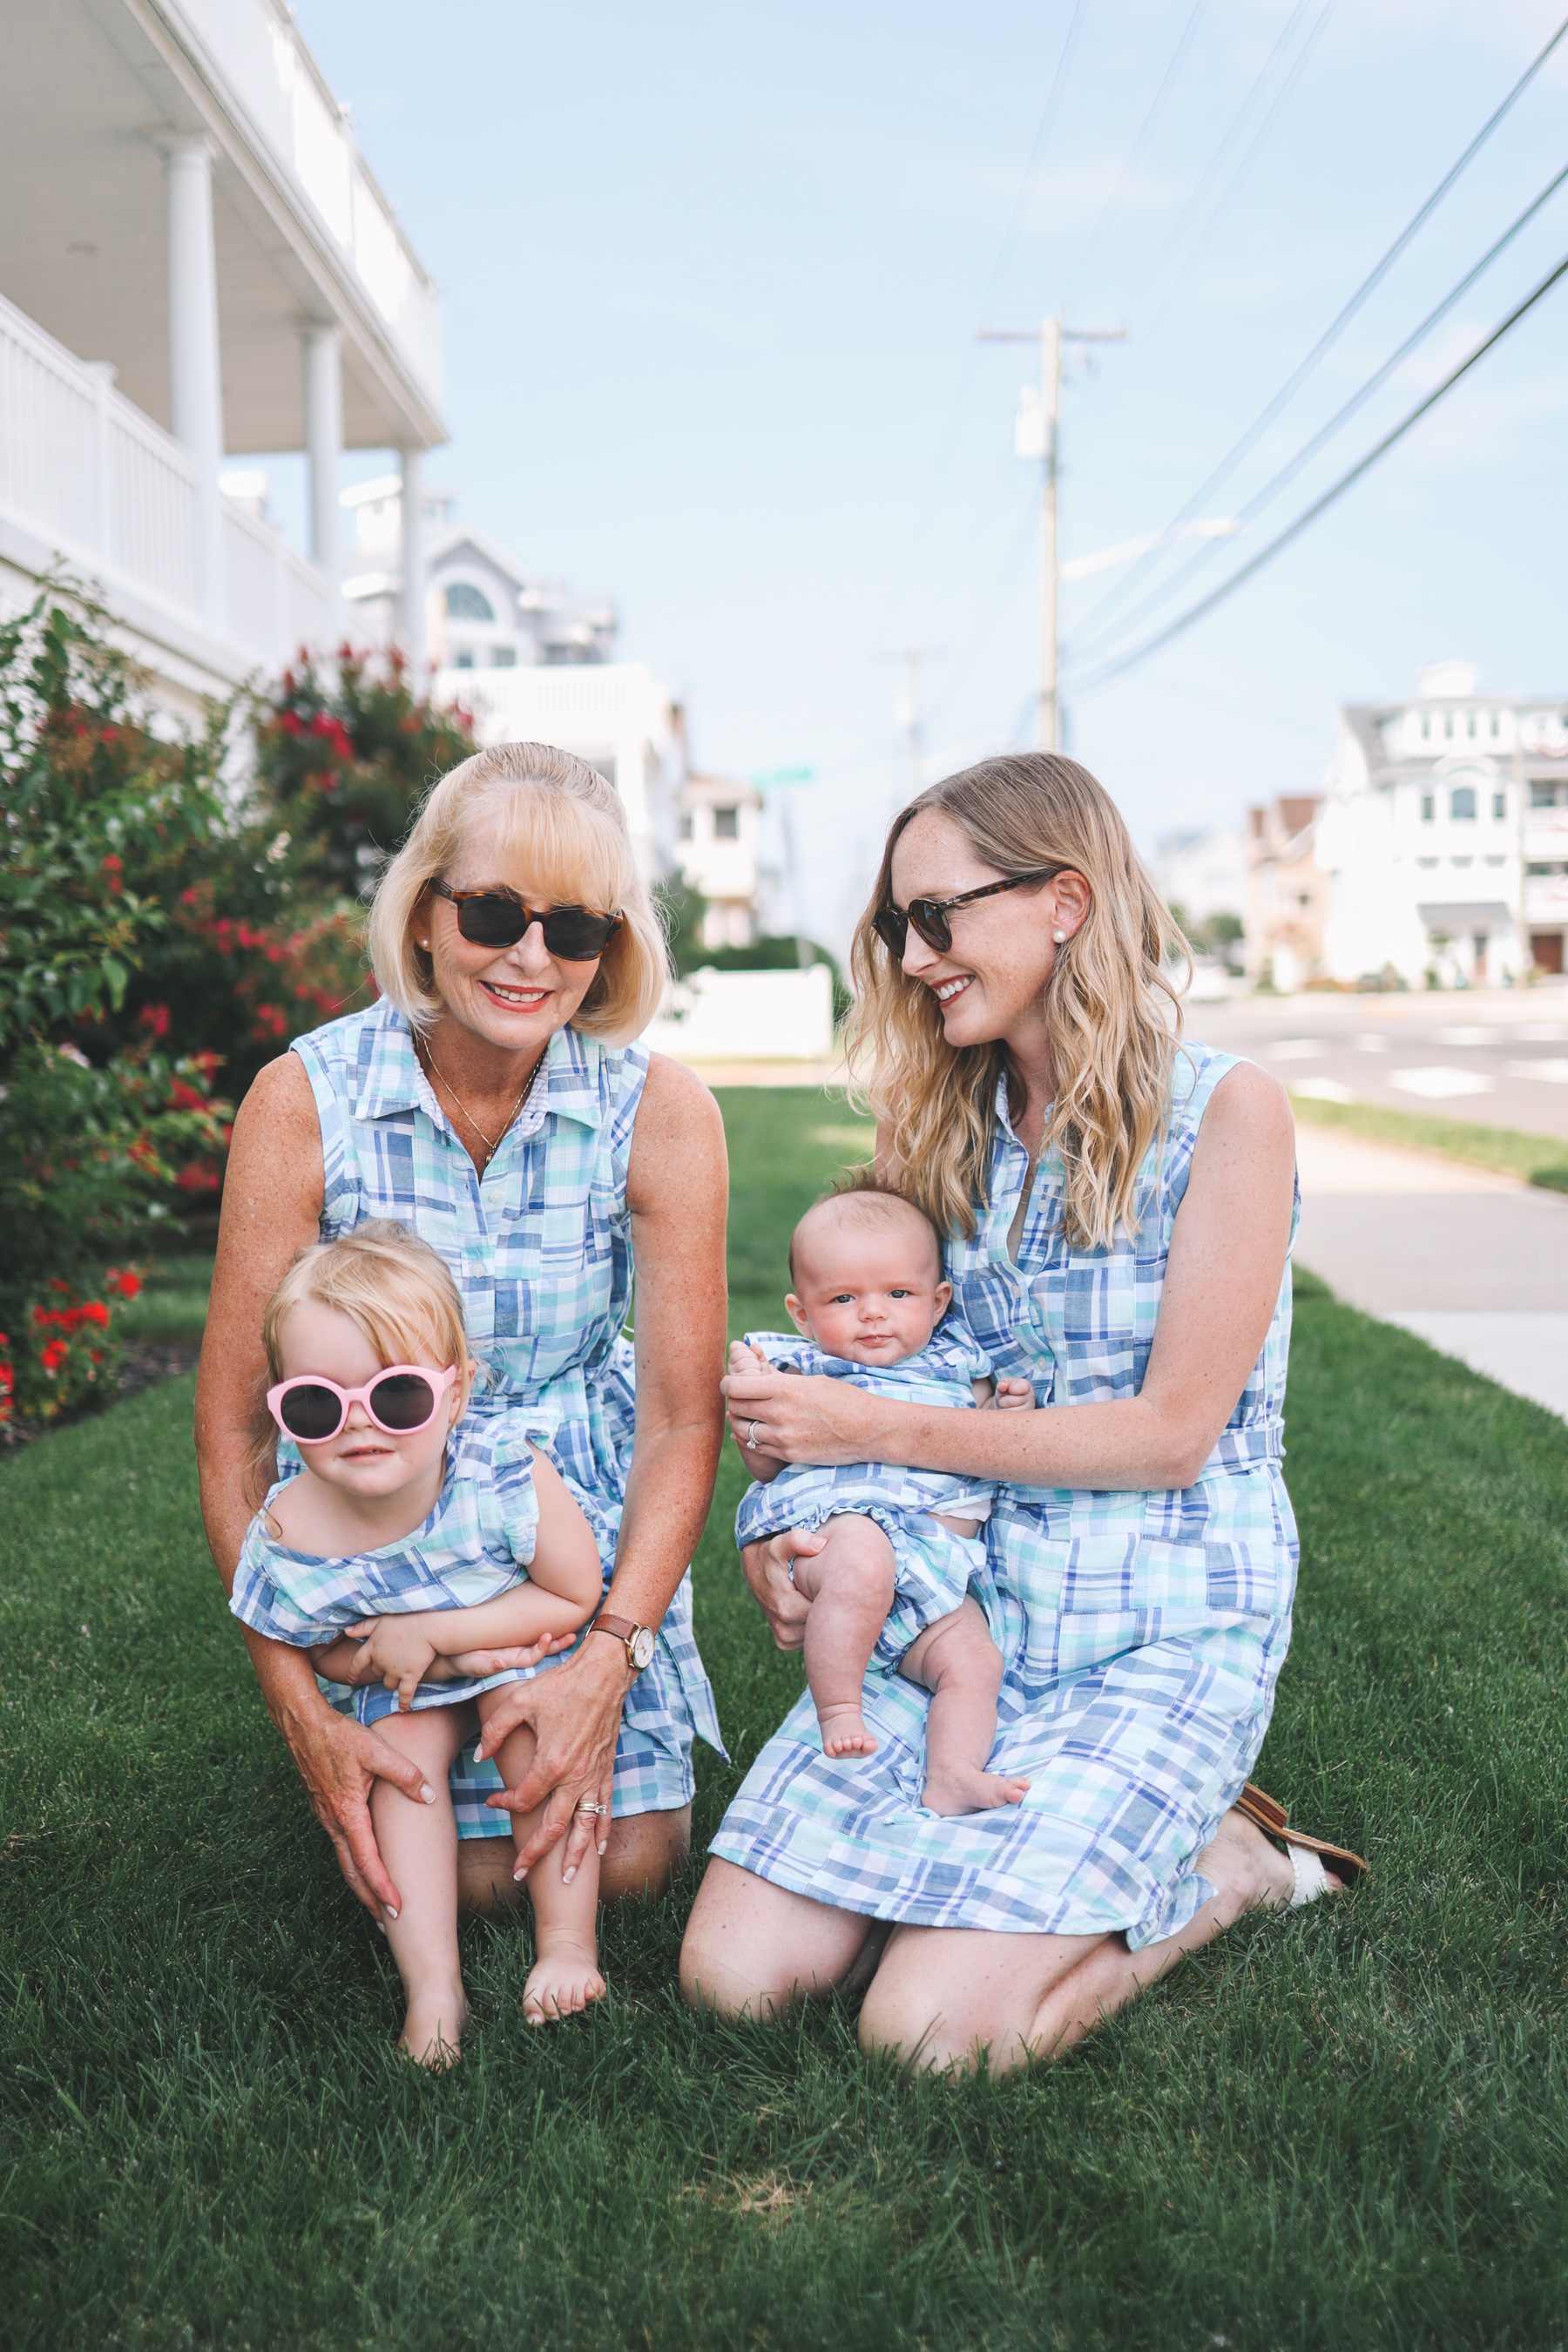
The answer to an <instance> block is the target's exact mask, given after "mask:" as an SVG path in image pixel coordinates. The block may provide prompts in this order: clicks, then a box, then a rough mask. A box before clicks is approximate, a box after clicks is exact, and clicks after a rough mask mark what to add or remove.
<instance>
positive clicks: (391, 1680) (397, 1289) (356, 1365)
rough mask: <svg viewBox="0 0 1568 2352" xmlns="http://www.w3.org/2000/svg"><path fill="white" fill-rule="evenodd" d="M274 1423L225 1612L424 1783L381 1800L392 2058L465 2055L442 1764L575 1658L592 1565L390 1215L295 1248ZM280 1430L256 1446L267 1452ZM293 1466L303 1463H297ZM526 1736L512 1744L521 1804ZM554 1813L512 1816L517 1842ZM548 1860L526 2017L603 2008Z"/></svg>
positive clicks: (378, 1826) (269, 1334) (441, 1288)
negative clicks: (393, 1904) (403, 1999)
mask: <svg viewBox="0 0 1568 2352" xmlns="http://www.w3.org/2000/svg"><path fill="white" fill-rule="evenodd" d="M262 1328H263V1338H264V1341H265V1345H266V1349H267V1361H268V1370H269V1372H270V1375H271V1381H272V1386H271V1387H270V1388H269V1390H268V1396H267V1405H268V1412H269V1413H270V1415H271V1418H272V1421H273V1422H275V1423H277V1428H278V1431H279V1432H280V1433H281V1434H282V1436H283V1438H284V1439H285V1440H288V1441H289V1444H286V1445H285V1446H284V1447H283V1448H282V1449H281V1453H280V1470H281V1475H279V1479H278V1482H277V1484H276V1485H275V1486H273V1487H272V1488H271V1489H270V1491H269V1492H268V1496H267V1500H266V1502H265V1504H264V1505H263V1507H262V1509H261V1510H260V1512H259V1513H258V1516H257V1517H256V1518H255V1519H254V1520H253V1521H252V1522H251V1525H250V1528H249V1531H248V1533H247V1537H246V1540H245V1546H244V1549H243V1551H242V1553H241V1556H240V1562H239V1569H238V1572H237V1576H236V1578H235V1584H234V1595H233V1599H232V1601H231V1602H230V1604H229V1605H230V1607H231V1608H232V1609H233V1611H234V1613H235V1615H236V1616H237V1617H238V1618H239V1619H240V1620H241V1622H243V1623H245V1624H247V1625H250V1626H253V1627H254V1628H255V1629H256V1631H257V1632H258V1633H266V1634H269V1635H270V1636H271V1637H272V1639H273V1640H274V1641H279V1642H289V1643H293V1644H294V1645H295V1646H296V1647H298V1648H301V1649H309V1650H313V1651H314V1652H315V1653H316V1656H315V1660H314V1663H315V1665H316V1667H317V1670H318V1672H320V1673H321V1674H322V1675H326V1676H329V1677H332V1678H336V1679H338V1680H341V1681H347V1680H353V1682H354V1683H355V1684H356V1685H359V1687H357V1688H356V1690H355V1693H354V1712H355V1714H356V1716H357V1717H358V1719H359V1720H360V1722H361V1723H363V1724H374V1726H375V1727H376V1730H377V1733H378V1735H379V1737H380V1738H383V1739H384V1740H386V1741H387V1743H388V1744H389V1745H390V1746H391V1747H394V1748H397V1749H398V1750H399V1752H400V1753H401V1754H403V1755H405V1756H409V1757H412V1758H413V1759H414V1760H415V1761H416V1763H417V1764H418V1765H419V1766H420V1768H421V1769H422V1771H423V1773H424V1775H425V1780H426V1790H425V1802H424V1803H423V1804H416V1803H415V1802H414V1801H412V1800H411V1799H410V1798H407V1797H405V1795H404V1794H403V1792H402V1791H401V1790H399V1789H396V1788H395V1787H393V1785H392V1784H391V1782H390V1781H387V1780H376V1781H375V1782H374V1786H373V1789H372V1793H371V1816H372V1820H373V1821H374V1826H375V1835H376V1843H377V1844H378V1845H379V1846H380V1848H381V1852H382V1855H383V1858H384V1861H385V1863H386V1866H387V1869H388V1870H389V1872H390V1873H391V1874H392V1877H393V1879H394V1881H395V1884H396V1885H397V1888H398V1891H399V1893H400V1895H401V1896H402V1908H401V1910H400V1911H395V1912H394V1911H388V1913H387V1915H386V1918H385V1922H384V1924H385V1927H386V1933H387V1938H388V1940H389V1942H390V1943H391V1946H392V1951H393V1957H394V1958H395V1960H396V1962H397V1966H398V1971H399V1973H400V1974H401V1976H402V1978H403V1985H404V1990H405V1993H406V1995H407V2001H408V2011H407V2016H406V2018H405V2021H404V2027H403V2033H402V2038H401V2046H402V2047H403V2048H404V2049H405V2050H406V2051H408V2052H409V2053H410V2054H411V2055H412V2056H414V2057H416V2058H418V2059H422V2060H424V2061H425V2062H426V2063H428V2064H432V2065H440V2064H445V2063H448V2062H449V2061H450V2060H451V2058H452V2057H453V2056H454V2055H455V2054H456V2052H457V2047H458V2042H459V2040H460V2038H461V2035H462V2032H463V2027H464V2023H465V2021H466V2020H467V2015H468V2002H467V2000H466V1999H465V1996H464V1992H463V1984H462V1977H461V1973H460V1970H459V1967H458V1929H457V1909H458V1885H457V1857H458V1832H457V1823H456V1821H455V1820H454V1817H453V1812H452V1801H451V1796H450V1793H449V1791H448V1789H447V1768H448V1767H449V1765H450V1764H451V1762H452V1759H453V1758H454V1756H455V1755H456V1754H457V1751H458V1747H459V1745H460V1744H461V1742H462V1741H463V1740H464V1739H466V1738H468V1737H470V1736H471V1734H472V1732H473V1731H474V1729H475V1727H476V1713H477V1718H478V1721H479V1722H480V1723H482V1722H483V1721H484V1720H485V1717H486V1714H487V1710H488V1709H489V1707H490V1706H493V1704H494V1702H493V1698H492V1693H493V1692H494V1691H495V1690H496V1689H497V1688H498V1687H499V1686H500V1685H501V1684H503V1683H507V1682H512V1681H516V1680H518V1679H519V1670H520V1669H523V1668H526V1667H529V1666H531V1665H533V1664H537V1663H538V1662H539V1660H540V1659H541V1658H542V1657H543V1656H545V1655H546V1654H548V1653H550V1652H552V1651H553V1650H558V1649H561V1648H563V1647H566V1646H568V1645H569V1641H570V1637H571V1636H572V1635H573V1634H574V1633H576V1631H577V1630H578V1629H579V1628H580V1627H581V1626H583V1625H584V1624H585V1623H586V1622H587V1621H588V1619H589V1618H590V1617H591V1616H592V1615H593V1613H594V1612H595V1609H596V1608H597V1606H598V1604H599V1600H600V1595H601V1591H602V1579H601V1572H600V1567H599V1555H598V1551H597V1549H596V1548H595V1542H594V1538H593V1536H592V1534H591V1532H590V1530H589V1528H588V1523H587V1521H586V1519H585V1518H584V1516H583V1513H582V1512H581V1511H580V1510H579V1508H578V1507H577V1505H576V1503H575V1502H574V1500H573V1498H572V1496H571V1494H570V1492H569V1491H568V1488H567V1486H566V1484H565V1481H564V1480H563V1477H562V1476H561V1474H560V1472H559V1471H558V1470H557V1469H556V1468H555V1466H554V1465H553V1464H552V1462H551V1461H550V1460H549V1459H548V1458H547V1456H546V1455H545V1454H542V1453H541V1452H539V1451H538V1443H537V1442H538V1441H542V1440H543V1439H546V1438H547V1437H548V1436H549V1435H550V1433H551V1430H552V1425H553V1424H552V1420H551V1418H550V1417H549V1416H548V1415H543V1416H541V1415H529V1414H527V1413H525V1412H503V1413H497V1414H493V1415H475V1416H473V1417H472V1418H470V1419H469V1420H468V1421H465V1419H464V1412H465V1408H466V1406H467V1404H468V1391H469V1383H470V1380H471V1378H472V1375H473V1373H474V1372H475V1370H477V1367H476V1366H475V1365H474V1364H472V1363H471V1362H470V1361H469V1360H468V1340H467V1337H466V1334H465V1332H464V1328H463V1310H462V1305H461V1302H460V1300H459V1298H458V1291H457V1286H456V1285H455V1284H454V1282H453V1280H452V1277H451V1276H450V1274H449V1273H448V1272H447V1267H446V1265H444V1264H443V1262H442V1260H441V1259H440V1257H439V1256H438V1255H437V1253H436V1252H435V1251H434V1250H433V1249H431V1248H430V1247H429V1245H428V1244H426V1243H425V1242H422V1241H420V1240H418V1239H417V1238H416V1235H415V1234H411V1233H410V1232H409V1231H408V1230H407V1228H406V1227H405V1226H404V1225H401V1224H398V1223H395V1221H394V1220H392V1219H389V1218H381V1219H376V1220H374V1221H372V1222H370V1223H366V1224H363V1225H360V1226H359V1227H357V1228H356V1230H355V1231H354V1232H353V1233H352V1234H346V1235H344V1236H343V1238H342V1240H340V1241H334V1242H325V1243H321V1244H317V1245H316V1246H315V1247H314V1248H311V1249H307V1250H305V1251H303V1252H302V1253H301V1254H300V1256H299V1257H298V1258H297V1259H296V1260H295V1262H294V1264H293V1265H292V1266H290V1268H289V1272H288V1273H287V1274H286V1275H285V1276H284V1277H283V1279H282V1281H281V1282H280V1283H279V1286H278V1288H277V1289H276V1290H275V1291H274V1293H273V1295H272V1297H271V1299H270V1300H269V1301H268V1307H267V1312H266V1317H265V1319H264V1322H263V1327H262ZM271 1446H272V1439H271V1436H270V1434H268V1436H266V1437H259V1438H258V1448H257V1451H258V1459H260V1458H263V1457H264V1456H265V1455H266V1454H269V1453H270V1451H271ZM295 1448H297V1449H298V1452H297V1453H296V1452H295V1451H294V1449H295ZM533 1746H534V1738H533V1733H532V1732H531V1730H530V1729H529V1728H528V1727H527V1726H520V1727H519V1728H518V1729H517V1730H515V1731H514V1732H512V1733H511V1734H510V1737H509V1738H507V1739H506V1740H505V1741H504V1742H503V1743H502V1746H501V1748H500V1761H501V1769H502V1771H503V1773H504V1775H505V1777H506V1781H507V1785H508V1787H509V1788H515V1787H516V1786H517V1784H518V1782H519V1781H520V1780H521V1779H522V1777H523V1774H524V1773H525V1772H526V1770H527V1769H528V1766H529V1764H530V1762H531V1759H532V1754H533ZM542 1811H543V1808H542V1807H541V1808H540V1809H539V1810H538V1811H536V1812H534V1813H531V1814H530V1815H529V1816H528V1817H527V1819H526V1820H523V1821H521V1822H516V1821H514V1822H513V1835H514V1838H515V1840H516V1841H517V1843H522V1842H523V1841H524V1840H525V1839H526V1838H527V1837H528V1836H529V1835H531V1832H532V1830H533V1828H534V1827H535V1826H536V1825H537V1823H538V1822H539V1820H540V1818H541V1817H542ZM564 1851H565V1849H564V1846H563V1845H561V1844H557V1845H556V1846H554V1847H552V1850H551V1852H550V1853H548V1854H546V1855H545V1856H544V1857H543V1859H542V1861H540V1862H537V1863H535V1864H534V1865H533V1868H532V1869H531V1871H530V1873H529V1876H528V1892H529V1896H530V1898H531V1902H532V1905H533V1916H534V1926H535V1929H536V1939H537V1945H538V1958H537V1959H536V1961H535V1963H534V1967H533V1969H532V1971H531V1974H530V1976H529V1979H528V1983H527V1985H526V1987H525V1989H524V1991H523V2011H524V2014H525V2015H526V2016H527V2017H528V2019H529V2021H530V2022H531V2023H532V2024H535V2025H538V2024H542V2022H543V2021H544V2020H545V2019H546V2018H547V2017H559V2016H563V2015H564V2014H566V2013H567V2012H569V2011H573V2010H580V2009H582V2008H584V2006H585V2004H586V2003H587V2002H589V2001H591V2000H598V1999H599V1998H600V1996H601V1995H602V1994H603V1992H604V1990H605V1983H604V1979H603V1978H602V1977H601V1976H600V1974H599V1964H598V1952H597V1948H596V1946H595V1936H594V1928H595V1906H596V1904H597V1899H598V1858H597V1856H596V1855H595V1853H593V1852H592V1851H590V1853H588V1855H587V1856H586V1857H585V1859H584V1862H583V1864H582V1865H581V1867H580V1868H579V1870H578V1872H577V1874H576V1876H575V1878H574V1880H573V1881H572V1883H571V1885H563V1884H562V1878H561V1857H562V1855H563V1853H564Z"/></svg>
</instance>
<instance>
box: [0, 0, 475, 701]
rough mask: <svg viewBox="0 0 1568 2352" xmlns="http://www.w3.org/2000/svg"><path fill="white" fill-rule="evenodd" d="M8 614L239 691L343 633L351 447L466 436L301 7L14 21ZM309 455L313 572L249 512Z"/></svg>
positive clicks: (428, 285)
mask: <svg viewBox="0 0 1568 2352" xmlns="http://www.w3.org/2000/svg"><path fill="white" fill-rule="evenodd" d="M0 57H3V58H4V60H5V62H4V67H3V68H0V600H4V602H5V605H6V606H7V607H8V608H10V609H15V608H16V606H18V605H19V604H22V603H23V602H25V601H26V600H27V599H29V598H30V597H31V595H32V594H33V593H34V592H35V588H36V584H37V581H38V580H39V579H40V578H41V577H42V576H43V575H44V574H46V573H47V572H49V571H50V570H52V569H55V568H57V567H65V568H68V569H69V570H70V571H71V572H74V573H75V574H76V575H77V576H78V577H79V578H82V579H85V580H87V581H89V582H90V583H95V584H96V586H97V588H98V591H99V593H100V596H101V598H102V600H103V602H104V603H105V604H106V605H107V606H108V608H109V610H110V614H111V615H112V616H113V619H114V621H115V623H116V625H117V626H118V630H119V633H120V635H121V637H122V639H123V641H124V642H125V643H126V645H127V646H129V648H130V649H131V650H132V652H133V653H135V654H136V655H137V656H139V657H140V658H141V659H142V660H143V661H145V662H146V663H147V664H148V665H149V667H151V668H152V669H153V671H154V672H155V674H156V675H157V676H158V677H161V678H162V679H163V682H164V685H165V688H167V689H169V690H171V691H172V692H173V694H174V696H175V697H176V698H184V697H185V696H189V695H194V694H200V693H206V692H221V691H224V690H226V689H227V688H231V687H232V686H234V685H235V684H236V683H237V682H238V680H240V679H241V678H243V677H246V676H247V675H248V674H250V673H252V672H254V671H257V670H261V671H269V670H276V669H277V668H278V667H280V666H281V665H282V663H283V662H285V661H286V660H287V659H288V657H289V655H290V654H291V653H292V652H293V651H294V650H295V648H296V647H297V646H299V645H300V643H301V642H302V641H304V642H310V643H312V644H320V643H329V642H331V641H332V640H334V639H335V637H336V635H337V634H338V632H339V629H340V627H341V614H340V599H339V586H338V583H339V577H340V562H339V550H338V530H339V518H340V511H341V509H340V507H339V501H338V469H339V459H340V455H341V452H342V449H343V448H345V447H354V448H359V447H364V448H387V447H391V448H395V449H396V450H398V451H399V452H400V453H401V455H400V462H401V468H402V477H403V478H404V480H405V481H408V482H416V481H417V478H418V468H419V460H420V456H421V453H422V452H423V451H424V450H426V449H427V448H429V447H431V446H434V445H435V444H437V443H438V442H441V441H444V440H445V439H446V437H447V433H446V427H445V425H443V423H442V420H441V415H440V398H441V350H440V336H441V321H440V306H439V300H438V298H437V291H436V288H435V286H434V285H433V283H432V282H431V279H430V278H429V277H428V276H427V274H426V271H425V269H424V268H423V267H422V265H421V264H420V262H419V259H418V257H417V256H416V254H415V252H414V251H413V248H412V247H411V246H410V245H409V243H408V240H407V238H406V237H405V235H404V233H403V230H402V229H401V227H400V226H399V225H398V223H397V220H396V218H395V215H394V214H393V212H392V210H391V208H390V206H389V205H387V203H386V200H385V198H384V196H383V195H382V194H381V191H380V189H379V188H378V187H377V186H376V184H375V181H374V178H373V177H372V174H371V173H370V169H369V167H368V165H367V164H366V163H365V162H364V160H363V156H362V155H361V154H360V152H359V148H358V145H357V143H356V142H355V139H354V135H353V128H352V125H351V124H350V121H349V120H348V117H347V115H346V114H345V112H344V110H342V108H341V107H340V106H339V105H338V103H337V101H336V100H335V99H334V98H333V96H332V93H331V90H330V89H328V87H327V85H326V83H325V81H324V80H323V79H322V77H321V73H320V71H319V70H318V68H317V67H316V64H315V62H314V60H313V59H312V58H311V56H310V51H309V50H308V49H307V48H306V47H305V45H304V42H303V41H302V40H301V38H300V34H299V30H298V28H297V26H296V25H295V22H294V16H293V12H292V10H291V9H290V8H289V7H287V6H285V5H281V0H156V5H143V0H47V5H37V0H0ZM301 448H302V449H304V450H305V451H306V452H307V453H308V456H309V460H310V523H311V551H310V559H309V560H307V559H306V558H305V557H302V556H300V555H297V554H294V553H292V552H291V551H289V548H288V547H287V546H286V545H285V543H284V541H283V539H282V537H281V535H280V534H279V532H278V531H276V530H273V529H271V528H270V527H269V526H268V523H267V522H266V521H265V520H264V519H263V517H262V516H261V515H260V514H259V513H258V511H257V507H258V501H257V499H255V498H254V497H253V496H252V495H250V488H251V486H250V485H249V484H247V483H246V482H244V481H243V480H242V481H240V482H237V483H236V484H234V485H233V487H234V488H236V490H237V495H236V496H233V497H228V496H226V494H225V490H224V487H223V478H224V476H225V473H226V470H228V469H227V467H226V456H227V454H228V453H244V452H247V451H258V450H259V451H272V450H279V449H301ZM423 618H424V615H423V609H422V607H419V608H417V609H416V607H415V605H414V604H413V603H412V601H411V602H410V604H409V605H408V607H407V609H406V610H405V613H404V615H403V621H404V632H405V636H406V637H407V638H408V639H409V641H410V642H411V643H412V644H414V645H415V646H416V647H417V646H418V645H419V643H420V642H421V639H422V633H423Z"/></svg>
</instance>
